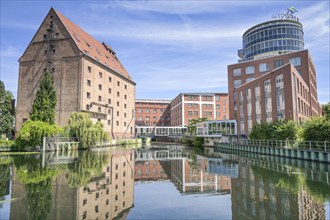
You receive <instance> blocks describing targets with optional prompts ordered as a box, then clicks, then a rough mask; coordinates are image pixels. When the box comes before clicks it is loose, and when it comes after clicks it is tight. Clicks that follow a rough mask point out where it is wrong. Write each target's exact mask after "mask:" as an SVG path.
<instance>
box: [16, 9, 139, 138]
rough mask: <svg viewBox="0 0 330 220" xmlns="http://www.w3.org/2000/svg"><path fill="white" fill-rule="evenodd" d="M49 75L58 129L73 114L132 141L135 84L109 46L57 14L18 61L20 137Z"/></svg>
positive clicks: (47, 19)
mask: <svg viewBox="0 0 330 220" xmlns="http://www.w3.org/2000/svg"><path fill="white" fill-rule="evenodd" d="M46 71H48V72H51V73H52V75H53V78H54V86H55V90H56V95H57V105H56V123H58V124H59V125H61V126H64V125H66V124H67V122H68V119H69V117H70V114H71V113H72V112H87V113H90V114H91V117H92V119H93V120H94V121H101V122H102V123H103V125H104V129H105V130H106V131H107V132H109V134H110V135H111V137H112V138H113V139H115V138H123V137H126V138H129V137H132V136H134V129H133V128H134V104H135V82H134V81H133V79H132V78H131V76H130V75H129V73H128V72H127V71H126V69H125V68H124V66H123V65H122V64H121V62H120V61H119V59H118V57H117V55H116V53H115V52H114V50H113V49H112V48H111V47H110V46H109V45H108V44H106V43H104V42H103V43H100V42H99V41H97V40H96V39H95V38H93V37H92V36H91V35H89V34H88V33H86V32H85V31H84V30H82V29H81V28H80V27H78V26H77V25H76V24H74V23H73V22H71V21H70V20H69V19H68V18H66V17H64V16H63V15H62V14H61V13H60V12H58V11H56V10H54V9H53V8H51V9H50V11H49V12H48V14H47V16H46V17H45V19H44V20H43V22H42V24H41V25H40V27H39V28H38V30H37V32H36V34H35V35H34V37H33V38H32V40H31V42H30V44H29V45H28V47H27V49H26V50H25V52H24V53H23V55H22V56H21V58H20V59H19V79H18V94H17V111H16V132H17V131H18V130H19V129H20V127H21V125H22V123H23V122H24V121H26V120H27V119H28V118H29V112H30V111H31V107H32V103H33V101H34V98H35V94H36V92H37V90H38V88H39V82H40V80H41V79H42V76H43V75H44V73H45V72H46Z"/></svg>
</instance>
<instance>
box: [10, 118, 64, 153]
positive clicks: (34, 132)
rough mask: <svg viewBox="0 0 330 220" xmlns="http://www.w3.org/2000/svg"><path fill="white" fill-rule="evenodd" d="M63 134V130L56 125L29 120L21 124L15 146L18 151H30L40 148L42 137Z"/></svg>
mask: <svg viewBox="0 0 330 220" xmlns="http://www.w3.org/2000/svg"><path fill="white" fill-rule="evenodd" d="M63 133H64V131H63V129H62V128H60V127H59V126H58V125H56V124H48V123H46V122H42V121H30V120H29V121H27V122H25V123H24V124H23V126H22V128H21V130H20V131H19V133H18V135H17V138H16V140H15V144H16V146H17V148H18V149H19V150H31V149H34V148H35V147H36V146H41V144H42V138H43V137H51V136H62V135H63Z"/></svg>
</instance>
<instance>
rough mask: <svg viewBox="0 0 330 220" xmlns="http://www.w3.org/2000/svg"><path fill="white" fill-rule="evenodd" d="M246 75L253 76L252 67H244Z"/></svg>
mask: <svg viewBox="0 0 330 220" xmlns="http://www.w3.org/2000/svg"><path fill="white" fill-rule="evenodd" d="M245 73H246V74H253V73H254V66H248V67H245Z"/></svg>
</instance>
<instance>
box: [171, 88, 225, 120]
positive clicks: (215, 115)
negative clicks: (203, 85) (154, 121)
mask: <svg viewBox="0 0 330 220" xmlns="http://www.w3.org/2000/svg"><path fill="white" fill-rule="evenodd" d="M228 103H229V101H228V94H227V93H180V94H179V95H178V96H177V97H176V98H174V99H173V100H172V101H171V126H187V125H188V124H189V120H190V119H194V118H207V119H209V120H223V119H228V118H229V107H228V105H229V104H228Z"/></svg>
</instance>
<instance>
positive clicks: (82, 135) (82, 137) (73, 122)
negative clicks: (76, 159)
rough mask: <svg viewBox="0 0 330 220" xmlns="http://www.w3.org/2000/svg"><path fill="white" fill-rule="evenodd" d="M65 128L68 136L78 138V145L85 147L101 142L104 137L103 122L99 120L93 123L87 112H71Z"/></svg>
mask: <svg viewBox="0 0 330 220" xmlns="http://www.w3.org/2000/svg"><path fill="white" fill-rule="evenodd" d="M67 129H68V133H69V135H70V137H76V138H78V139H79V142H80V146H81V147H82V148H85V149H86V148H90V147H92V146H95V144H96V143H101V142H102V141H103V140H104V138H105V134H104V131H103V124H102V123H101V122H96V124H94V123H93V121H92V120H91V118H90V115H89V114H87V113H81V112H79V113H78V112H74V113H72V114H71V116H70V118H69V125H68V127H67Z"/></svg>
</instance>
